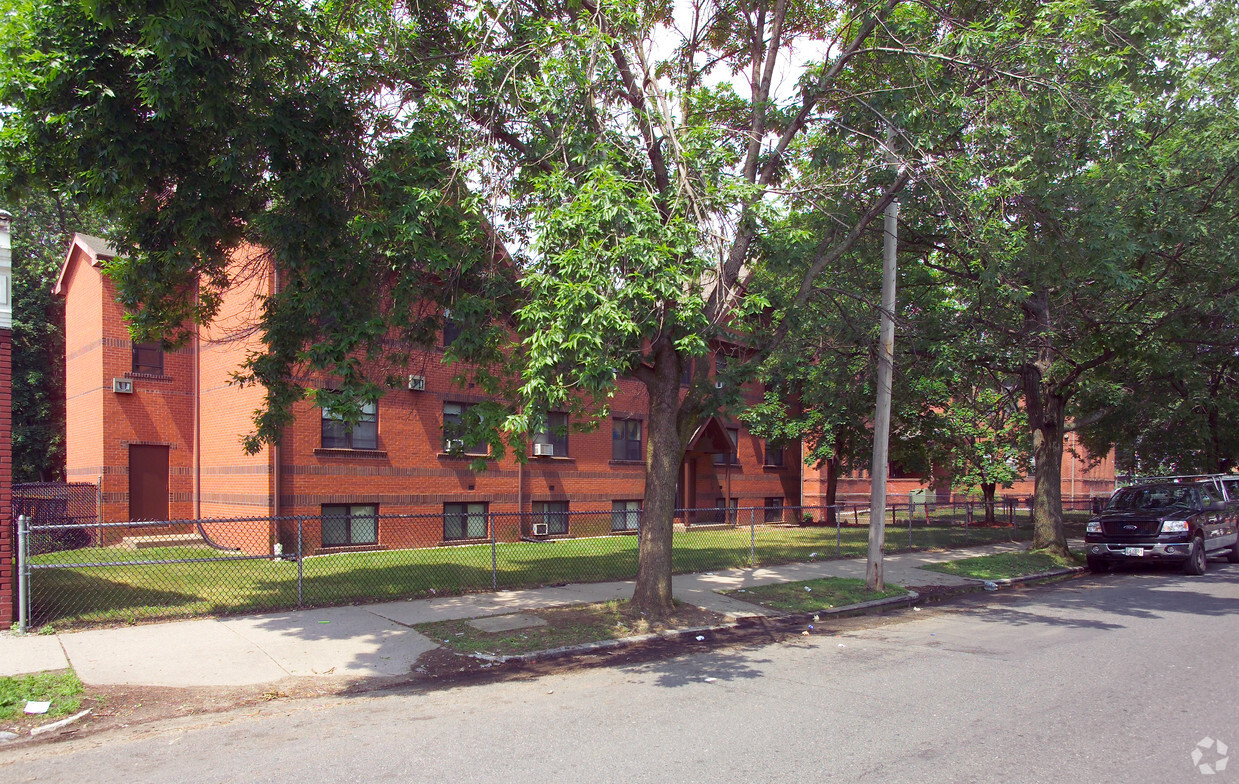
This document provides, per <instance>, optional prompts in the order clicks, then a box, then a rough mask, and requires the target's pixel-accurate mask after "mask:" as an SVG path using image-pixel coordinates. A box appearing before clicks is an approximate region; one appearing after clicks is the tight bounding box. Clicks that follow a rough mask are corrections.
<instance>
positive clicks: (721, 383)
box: [714, 381, 727, 389]
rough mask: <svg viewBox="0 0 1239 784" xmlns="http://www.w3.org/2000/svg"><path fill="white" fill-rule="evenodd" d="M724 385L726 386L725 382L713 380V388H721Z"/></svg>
mask: <svg viewBox="0 0 1239 784" xmlns="http://www.w3.org/2000/svg"><path fill="white" fill-rule="evenodd" d="M725 386H727V385H726V384H724V383H723V382H722V381H715V382H714V388H715V389H722V388H723V387H725Z"/></svg>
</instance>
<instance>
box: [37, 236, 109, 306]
mask: <svg viewBox="0 0 1239 784" xmlns="http://www.w3.org/2000/svg"><path fill="white" fill-rule="evenodd" d="M74 251H81V252H82V253H83V254H85V255H86V257H87V258H89V259H90V266H92V267H101V266H103V262H105V261H108V260H110V259H114V258H116V250H115V249H114V248H113V247H112V246H111V245H109V244H108V241H107V240H104V239H100V238H99V237H92V236H90V235H89V234H74V235H73V242H72V243H70V244H69V252H68V253H66V254H65V260H64V263H63V264H61V265H60V274H59V275H58V276H56V285H55V286H53V287H52V293H53V294H60V293H61V290H62V289H63V287H64V282H65V274H66V273H68V271H69V262H71V261H72V260H73V253H74Z"/></svg>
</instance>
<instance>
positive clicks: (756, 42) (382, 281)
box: [0, 0, 1061, 615]
mask: <svg viewBox="0 0 1239 784" xmlns="http://www.w3.org/2000/svg"><path fill="white" fill-rule="evenodd" d="M11 2H13V3H16V4H18V5H20V6H21V8H20V13H17V14H9V15H8V16H6V17H5V18H6V22H7V24H8V25H9V27H10V29H9V30H8V31H7V33H8V34H7V35H6V37H5V40H6V42H7V44H6V47H5V51H4V57H3V58H2V60H0V103H3V104H7V105H11V106H14V107H17V109H18V111H17V113H16V114H15V115H12V116H10V117H9V118H7V119H6V121H5V126H4V145H5V148H4V149H5V157H6V158H7V159H8V160H10V161H13V162H14V164H13V165H14V166H18V165H20V167H21V169H22V170H23V171H24V172H25V173H27V174H28V175H29V176H30V177H32V178H34V179H36V180H40V181H44V182H53V183H56V182H74V183H77V187H78V189H79V194H80V195H81V196H82V197H84V198H88V199H90V200H92V201H94V202H96V203H100V204H102V205H104V206H105V208H106V209H107V211H108V213H109V214H110V215H111V216H112V217H113V218H114V219H115V220H116V229H115V231H114V232H113V234H112V238H113V240H114V241H115V243H116V244H117V245H118V246H119V247H120V248H121V250H122V251H123V253H124V257H125V261H124V262H123V263H121V264H119V265H117V267H116V270H115V273H114V274H115V277H116V281H117V283H118V288H119V290H120V292H121V294H122V297H123V299H124V301H125V304H126V305H127V306H128V307H129V309H130V311H131V312H132V314H133V316H132V318H133V324H132V329H133V331H134V333H135V335H136V336H138V337H152V336H154V335H160V336H162V337H163V338H164V339H165V340H168V341H175V340H177V339H178V337H179V336H180V335H182V334H183V333H184V327H185V326H186V325H188V324H191V323H192V322H194V321H199V322H201V321H207V320H209V319H210V318H211V316H212V315H213V313H214V312H215V309H216V308H217V306H218V303H219V300H220V294H221V292H222V291H223V290H224V289H225V288H226V287H227V285H228V283H229V268H228V259H229V257H230V254H231V252H232V251H234V250H235V249H236V248H238V247H239V246H241V245H242V244H244V243H252V244H253V245H256V246H258V247H261V248H263V249H265V252H266V259H267V261H268V262H269V263H270V264H271V265H272V266H273V267H274V268H275V269H276V270H278V273H279V276H280V288H279V291H278V292H277V293H276V294H274V295H273V296H272V297H271V298H270V300H269V301H268V302H267V303H266V308H265V310H264V317H263V323H262V325H261V326H262V329H263V337H264V341H265V345H266V350H265V351H263V352H262V353H260V354H256V355H255V356H253V357H251V358H250V360H249V362H248V364H247V368H246V370H245V371H244V373H243V374H242V376H243V380H245V381H248V382H254V383H260V384H263V385H264V386H265V387H266V389H267V406H266V407H265V409H264V410H263V411H262V412H260V413H259V415H258V417H257V420H256V430H255V433H254V434H253V438H252V440H251V442H250V445H251V446H254V447H256V446H257V445H258V443H259V442H260V441H262V440H270V439H274V438H276V437H278V434H279V432H280V429H281V428H282V427H283V426H284V425H285V424H286V423H287V422H288V421H289V417H290V407H291V405H292V404H293V403H294V402H295V401H296V400H298V399H300V398H301V397H302V396H303V395H304V394H305V391H306V390H305V389H304V384H305V382H304V381H303V380H302V379H304V378H307V377H326V378H328V379H330V384H329V386H330V387H331V388H330V389H315V390H313V392H314V396H315V398H316V400H317V402H319V403H320V404H325V405H330V406H331V408H332V410H333V411H336V412H338V413H340V414H341V415H343V416H344V417H346V418H349V417H353V416H359V415H360V405H361V403H363V402H365V401H367V400H373V399H375V398H376V397H378V396H379V395H380V394H381V393H382V390H383V387H384V382H385V381H386V380H388V378H387V377H388V376H390V375H391V374H392V371H394V370H395V369H397V368H399V367H400V366H401V365H402V363H404V362H406V361H408V359H409V358H410V356H411V355H412V353H413V352H414V351H416V350H417V347H418V346H423V345H426V344H427V343H429V342H430V341H431V340H432V339H433V336H434V334H435V330H436V328H437V327H438V326H439V324H440V321H441V317H442V313H443V311H444V309H445V308H450V309H451V312H452V318H453V319H454V320H459V321H462V322H463V326H465V327H466V332H465V334H466V335H468V336H469V338H468V339H467V340H463V341H457V342H456V343H453V345H452V354H453V356H454V357H455V358H462V359H471V360H475V362H474V363H471V364H468V365H462V366H461V367H467V368H469V370H468V371H467V372H470V373H473V374H475V375H476V376H478V377H479V380H481V381H482V382H483V388H484V389H488V390H490V391H492V392H496V393H498V392H501V391H503V390H502V380H503V373H502V371H503V370H504V368H505V367H507V366H508V364H507V363H508V362H509V361H511V363H512V366H513V367H519V368H522V369H523V373H522V376H521V389H520V392H521V394H520V398H519V401H520V402H519V403H518V404H517V405H516V406H515V407H514V408H513V409H512V410H511V411H509V412H508V414H509V416H508V418H507V425H508V426H509V427H510V428H511V429H513V430H514V431H518V432H519V431H521V430H530V429H536V428H538V427H540V426H541V422H540V419H541V417H542V416H543V415H542V412H544V411H545V410H546V409H547V407H548V406H552V405H561V404H564V403H570V404H577V403H581V402H582V401H584V402H588V401H591V400H593V401H605V400H606V396H607V395H608V394H609V393H610V392H611V390H613V389H614V386H615V383H616V379H617V377H618V376H620V375H626V376H630V377H632V378H635V379H636V380H637V381H639V382H640V383H641V384H642V385H643V386H644V387H645V389H646V391H647V394H648V400H649V409H648V415H647V420H646V421H647V425H648V439H647V451H646V463H647V487H646V502H645V516H644V522H643V532H642V533H643V535H642V537H641V544H640V566H639V574H638V580H637V589H636V592H635V595H634V601H635V602H636V604H637V605H638V606H639V607H641V608H642V609H643V610H645V611H646V612H647V613H649V614H652V615H658V614H661V613H663V612H665V611H667V610H668V609H669V608H670V606H671V581H670V574H671V531H672V514H673V507H674V501H675V479H676V476H677V472H678V468H679V465H680V462H681V459H682V457H683V455H684V451H685V448H686V446H687V440H688V437H689V435H690V434H691V433H692V432H694V430H695V429H696V427H697V426H698V425H699V424H700V423H701V421H702V420H703V419H704V418H706V417H708V416H710V415H712V414H713V413H714V412H715V411H717V410H718V408H719V406H720V405H722V404H723V403H725V402H726V400H725V397H726V395H725V394H724V395H720V394H718V392H717V390H716V388H715V386H714V385H713V384H710V383H706V382H707V375H708V372H709V371H708V367H709V363H706V362H696V363H695V367H696V371H695V382H694V384H693V385H692V387H690V389H689V390H688V392H687V394H682V393H681V387H680V378H681V376H682V375H683V373H684V371H685V370H686V369H687V368H688V366H689V363H690V360H692V359H694V358H699V357H702V356H704V355H706V354H707V353H708V352H709V351H710V349H711V348H712V347H715V348H718V347H721V346H724V345H727V344H734V342H735V341H736V338H735V336H734V334H733V333H732V331H731V326H732V325H734V324H738V323H739V322H740V320H741V319H743V317H744V316H745V315H746V313H747V312H749V311H755V310H758V309H761V305H762V304H763V303H762V301H761V299H760V298H759V297H756V296H752V295H750V296H746V295H745V293H746V291H747V288H748V285H749V283H750V282H751V280H752V276H753V275H754V274H755V270H757V269H758V268H759V266H760V263H759V262H760V254H759V252H758V248H757V247H756V244H755V242H756V240H757V238H758V237H759V236H760V235H761V234H762V232H763V231H764V230H766V229H767V227H769V226H770V225H771V223H772V221H777V220H780V219H782V218H783V217H785V216H786V215H788V214H789V213H790V212H791V211H793V210H797V209H800V206H801V205H802V204H804V203H807V202H806V201H805V200H806V199H807V200H810V201H812V202H814V203H815V204H817V205H818V206H819V207H820V208H821V210H822V211H823V213H830V212H831V211H832V210H834V212H835V220H834V221H833V223H832V225H831V227H830V229H829V230H828V231H825V232H823V233H822V234H821V236H820V237H819V238H818V241H817V245H816V247H815V251H814V253H813V254H811V255H810V256H809V257H808V258H807V259H806V261H805V264H804V265H803V267H802V268H801V269H800V270H799V271H798V274H797V276H796V278H795V279H794V283H793V285H792V286H791V289H792V290H793V291H794V292H795V293H794V295H793V296H791V297H790V298H789V300H788V301H787V302H786V303H784V305H783V306H782V307H781V308H779V309H777V310H775V311H773V317H774V319H775V322H776V323H773V324H771V328H770V330H769V331H770V334H772V335H774V336H776V338H778V337H780V336H784V335H786V332H787V329H785V328H783V327H782V326H781V325H779V324H778V323H777V322H778V321H779V320H780V319H781V318H782V316H783V314H785V313H787V312H790V311H792V310H795V309H796V308H797V307H800V306H802V305H803V304H804V303H805V302H806V301H807V300H808V298H809V297H810V296H811V293H812V289H813V286H814V282H815V281H816V280H818V278H819V277H820V275H821V273H822V271H823V270H824V269H826V268H827V267H828V266H829V265H830V264H831V263H833V262H834V261H835V260H837V259H839V258H840V257H842V255H844V254H845V253H846V252H847V251H848V250H849V249H850V248H851V247H852V246H853V245H855V243H856V242H857V241H858V240H859V239H860V238H861V237H862V236H863V235H864V234H865V232H866V230H867V228H868V227H869V226H870V225H871V224H872V222H873V220H874V218H875V217H876V216H878V215H880V214H881V212H882V210H883V208H884V207H885V206H886V203H887V202H888V201H889V200H891V199H892V198H894V196H895V195H896V194H897V193H898V192H899V191H900V190H901V189H902V188H903V187H904V186H905V185H906V184H907V182H908V181H909V180H911V179H912V177H913V174H914V173H915V171H916V170H918V169H920V168H924V167H925V166H933V165H936V160H937V157H936V156H938V155H940V154H942V153H943V152H944V151H945V150H947V149H949V147H950V144H949V143H950V140H952V139H954V138H956V137H957V128H956V127H955V126H954V125H952V124H950V123H946V124H943V123H937V122H933V119H934V114H935V112H936V111H938V107H939V105H940V104H945V105H949V106H951V107H952V108H951V112H950V113H951V114H952V115H954V114H956V113H958V112H960V111H967V110H968V109H969V107H972V108H974V109H975V108H977V107H979V106H983V105H984V102H983V101H981V102H978V97H979V96H980V95H982V94H983V93H984V92H985V91H986V90H988V89H990V87H991V86H992V85H995V84H1010V83H1013V82H1019V83H1021V84H1024V85H1026V86H1027V85H1033V84H1034V83H1033V82H1029V81H1027V80H1026V79H1025V78H1024V76H1023V75H1022V74H1021V69H1023V67H1024V64H1025V63H1026V62H1027V61H1028V56H1027V55H1026V54H1025V53H1023V50H1024V49H1025V48H1027V47H1028V46H1030V45H1031V46H1033V49H1034V50H1035V51H1037V52H1041V53H1044V54H1045V55H1046V56H1049V55H1051V54H1054V53H1057V52H1058V51H1059V50H1060V49H1061V47H1059V46H1058V45H1057V44H1055V43H1053V41H1052V39H1053V38H1054V37H1055V35H1054V33H1053V28H1052V24H1051V23H1052V22H1053V21H1055V20H1057V19H1058V18H1060V16H1061V10H1060V11H1052V12H1049V13H1048V15H1045V14H1043V13H1042V12H1041V11H1039V10H1038V9H1039V8H1040V6H1030V7H1028V8H1025V7H1022V6H1019V5H1016V6H1013V7H1012V8H1007V9H996V8H994V7H993V6H992V5H988V4H978V3H972V2H959V3H948V4H946V5H936V6H929V5H925V4H917V3H911V2H904V1H903V0H879V1H878V2H858V3H851V2H848V3H834V2H807V3H806V2H798V1H796V0H761V1H759V2H752V3H741V4H739V5H735V4H730V3H718V2H712V1H710V0H696V1H695V2H686V3H682V4H677V5H674V6H672V5H668V4H649V3H641V2H635V1H634V0H616V1H615V2H607V3H598V2H595V0H572V1H571V2H512V3H503V4H490V3H483V4H482V5H480V6H474V5H465V4H460V5H456V4H453V3H450V2H447V1H446V0H444V1H443V2H439V3H435V2H431V3H417V4H407V3H394V4H393V3H389V2H383V1H382V0H371V1H370V2H360V3H347V4H336V3H324V4H307V3H300V2H294V1H293V0H275V2H267V1H265V0H264V1H263V2H258V0H230V1H229V2H217V0H210V1H208V0H189V1H188V2H183V1H178V2H176V3H162V2H156V3H153V4H152V3H132V2H120V3H113V4H108V5H106V6H104V5H92V4H82V3H80V2H77V0H11ZM1055 8H1058V6H1055ZM896 97H898V98H899V101H898V103H899V107H896V106H895V103H896V102H895V101H894V99H895V98H896ZM892 122H894V124H896V125H897V126H898V127H899V128H901V129H903V131H904V134H905V135H904V136H903V137H902V138H901V139H900V146H901V147H902V149H903V151H904V153H905V155H904V163H903V166H902V167H901V168H900V171H899V172H897V173H893V174H892V173H888V172H887V170H886V168H885V166H884V165H883V163H884V162H883V156H882V154H881V151H880V147H881V145H880V144H879V143H878V140H879V139H881V138H882V137H883V129H884V128H886V127H887V126H889V125H891V124H892ZM913 136H915V138H913ZM819 137H820V138H819ZM955 147H956V148H958V145H957V144H956V145H955ZM815 156H817V157H816V159H815ZM832 156H834V158H835V160H836V162H835V163H834V164H833V165H832V164H831V159H832ZM812 160H817V161H818V162H819V163H821V164H822V165H816V166H809V165H807V164H808V163H809V162H810V161H812ZM832 205H834V206H833V207H832ZM835 207H839V209H835ZM516 278H519V279H520V282H521V284H522V285H521V286H520V288H519V289H517V288H515V286H514V283H515V279H516ZM512 313H517V318H516V319H514V320H509V319H508V318H506V317H507V316H508V315H510V314H512ZM511 330H516V331H517V333H518V334H519V336H520V338H521V340H520V342H519V344H518V345H515V346H512V345H505V343H506V341H507V339H508V336H509V335H510V334H512V332H511ZM754 350H758V348H756V347H754ZM761 350H764V348H763V349H761ZM724 392H726V389H725V390H724ZM486 413H487V416H486V417H485V418H484V420H483V421H480V422H478V423H477V425H478V427H479V428H481V427H484V426H486V425H488V424H493V423H495V422H497V421H498V419H499V418H500V416H501V415H502V414H503V411H502V406H500V405H498V404H496V405H495V406H492V407H490V408H489V409H487V411H486ZM470 440H472V439H470ZM492 444H493V445H494V447H495V449H496V451H497V450H498V449H499V448H501V447H502V443H501V442H500V441H499V439H498V438H497V436H492Z"/></svg>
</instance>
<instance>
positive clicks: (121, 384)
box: [112, 378, 133, 395]
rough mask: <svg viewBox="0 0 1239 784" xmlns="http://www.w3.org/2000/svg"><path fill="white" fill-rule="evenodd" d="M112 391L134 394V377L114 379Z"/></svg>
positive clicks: (119, 393) (120, 393)
mask: <svg viewBox="0 0 1239 784" xmlns="http://www.w3.org/2000/svg"><path fill="white" fill-rule="evenodd" d="M112 391H113V392H115V393H116V394H118V395H132V394H133V379H130V378H114V379H112Z"/></svg>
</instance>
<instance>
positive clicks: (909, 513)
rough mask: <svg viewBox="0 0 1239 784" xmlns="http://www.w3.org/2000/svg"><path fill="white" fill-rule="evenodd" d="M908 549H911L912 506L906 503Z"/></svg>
mask: <svg viewBox="0 0 1239 784" xmlns="http://www.w3.org/2000/svg"><path fill="white" fill-rule="evenodd" d="M908 547H912V504H911V502H909V503H908Z"/></svg>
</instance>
